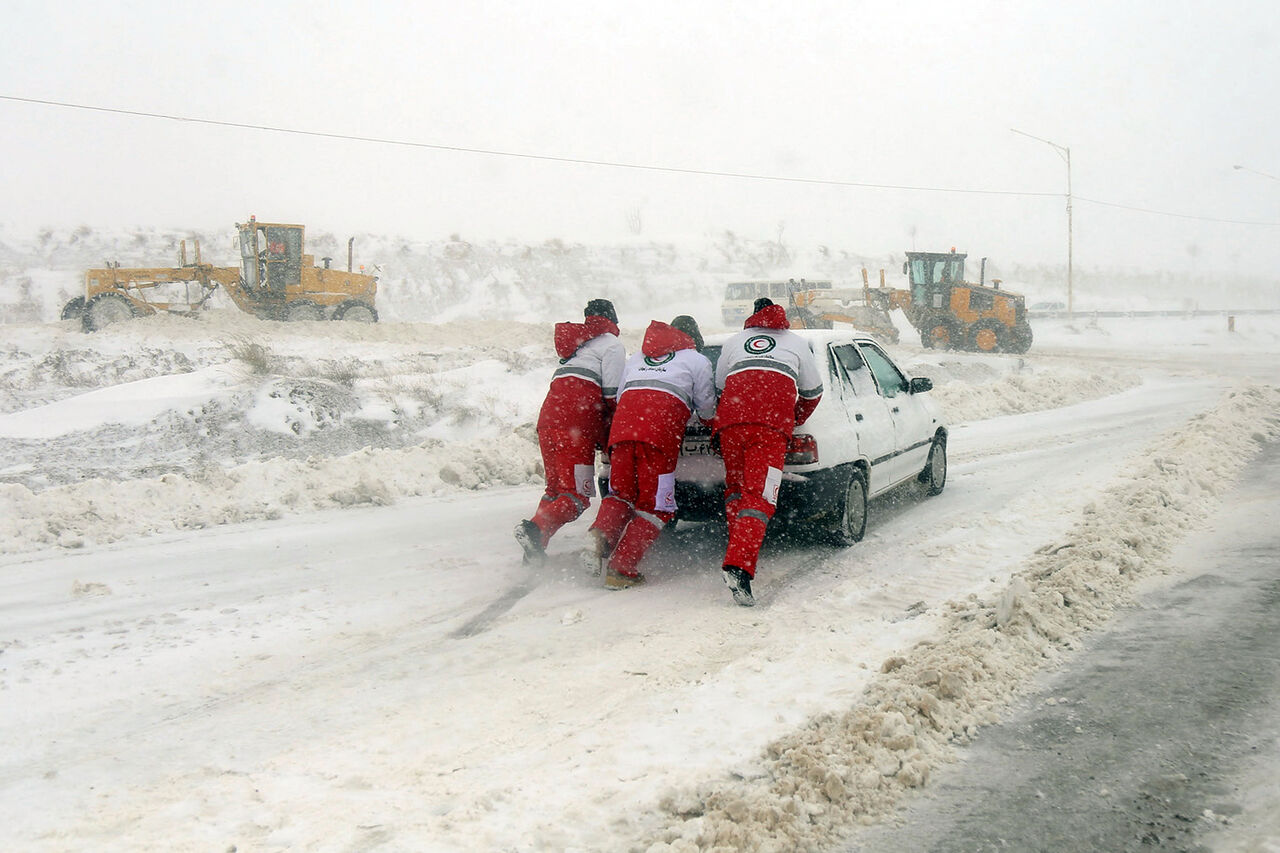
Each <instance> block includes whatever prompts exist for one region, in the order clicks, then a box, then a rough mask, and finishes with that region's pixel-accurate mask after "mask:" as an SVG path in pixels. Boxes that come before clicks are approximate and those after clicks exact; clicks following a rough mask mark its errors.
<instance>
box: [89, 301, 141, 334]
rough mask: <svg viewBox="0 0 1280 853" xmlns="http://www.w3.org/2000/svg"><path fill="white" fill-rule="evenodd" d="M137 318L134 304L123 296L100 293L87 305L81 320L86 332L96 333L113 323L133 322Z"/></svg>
mask: <svg viewBox="0 0 1280 853" xmlns="http://www.w3.org/2000/svg"><path fill="white" fill-rule="evenodd" d="M136 316H137V312H136V311H134V309H133V303H132V302H130V301H129V300H128V299H126V298H125V297H124V295H123V294H120V293H115V292H113V291H106V292H104V293H99V294H98V295H97V296H95V297H93V298H92V299H90V300H89V301H88V302H87V303H86V304H85V306H84V316H83V317H81V318H80V319H81V322H82V323H83V324H84V330H85V331H86V332H96V331H98V330H99V329H103V328H105V327H107V326H109V325H111V324H112V323H119V322H121V321H123V320H132V319H133V318H134V317H136Z"/></svg>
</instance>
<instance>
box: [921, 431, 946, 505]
mask: <svg viewBox="0 0 1280 853" xmlns="http://www.w3.org/2000/svg"><path fill="white" fill-rule="evenodd" d="M918 479H919V480H920V482H921V483H924V487H925V491H926V493H927V494H930V495H939V494H942V490H943V489H944V488H946V485H947V440H946V439H945V438H943V437H942V436H937V437H935V438H934V439H933V444H932V445H930V446H929V460H928V461H927V462H925V465H924V470H923V471H921V472H920V476H919V478H918Z"/></svg>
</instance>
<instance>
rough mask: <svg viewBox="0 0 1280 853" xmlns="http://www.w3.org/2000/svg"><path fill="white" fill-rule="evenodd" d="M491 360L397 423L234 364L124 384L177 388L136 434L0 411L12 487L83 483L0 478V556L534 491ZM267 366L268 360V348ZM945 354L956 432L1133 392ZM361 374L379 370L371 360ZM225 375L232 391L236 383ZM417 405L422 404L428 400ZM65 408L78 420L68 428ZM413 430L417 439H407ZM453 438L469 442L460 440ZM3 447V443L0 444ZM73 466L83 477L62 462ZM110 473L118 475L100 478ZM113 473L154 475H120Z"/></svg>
mask: <svg viewBox="0 0 1280 853" xmlns="http://www.w3.org/2000/svg"><path fill="white" fill-rule="evenodd" d="M169 322H173V321H172V319H171V318H169ZM286 331H289V332H291V333H294V334H296V332H295V331H294V330H292V329H287V330H286ZM344 331H348V330H344ZM450 340H453V339H452V338H450ZM289 341H290V338H288V337H282V338H280V339H278V340H276V341H275V346H276V348H277V350H280V351H283V350H285V349H286V348H287V345H288V343H289ZM275 352H276V351H275V350H271V351H269V353H268V354H271V353H275ZM491 354H492V353H491V352H490V350H489V349H485V348H472V349H470V350H465V351H461V352H458V353H454V354H453V355H452V356H451V357H450V359H447V360H448V361H449V362H450V365H451V366H450V367H449V368H448V369H445V370H443V371H442V372H440V373H438V374H422V375H421V377H427V378H426V379H422V380H421V381H424V382H425V381H427V380H428V379H429V380H430V381H429V384H428V385H427V386H426V390H424V391H422V393H426V394H428V395H430V396H432V397H433V398H434V397H441V398H446V397H447V399H449V400H450V401H451V402H449V403H448V404H443V403H442V404H440V407H439V410H440V413H439V418H438V419H437V420H435V421H433V422H431V423H426V422H425V421H421V422H419V421H414V422H413V423H409V422H408V421H409V419H408V417H407V415H406V412H407V411H408V410H410V409H413V408H414V406H412V405H407V404H399V405H398V406H397V412H398V414H395V415H394V416H393V415H391V414H387V413H386V412H383V411H382V409H383V408H385V405H384V404H382V403H380V402H378V401H381V400H383V398H386V399H391V398H393V397H395V394H393V393H392V390H388V388H386V387H383V386H377V387H375V388H373V389H370V388H367V387H364V386H359V387H357V388H356V389H347V388H342V387H339V386H337V385H335V384H334V383H332V382H323V381H321V380H318V379H315V378H307V377H292V378H288V377H278V376H274V375H272V376H267V377H265V378H264V377H262V376H256V375H248V376H246V375H245V371H244V369H243V366H237V367H235V368H234V369H232V368H230V367H227V366H226V365H225V363H218V362H213V363H211V364H210V366H208V367H202V368H199V369H195V370H193V371H192V372H190V373H187V374H182V375H181V376H174V377H169V376H166V375H163V374H161V375H157V376H149V377H147V378H145V379H143V380H133V381H135V382H140V383H141V384H142V385H145V386H147V387H148V388H153V389H154V388H155V387H159V386H161V385H164V384H165V383H169V384H172V385H174V386H175V390H173V391H170V392H166V395H167V396H162V397H159V398H157V400H147V401H146V402H148V403H149V404H151V405H153V406H157V407H159V408H157V409H156V412H158V414H155V413H153V416H149V417H150V419H149V420H147V422H145V423H141V424H125V423H114V422H103V423H100V424H97V425H96V428H95V426H94V422H93V417H94V415H93V414H92V412H90V411H88V409H90V407H89V406H88V405H87V403H88V402H90V400H85V401H84V402H85V403H86V405H85V406H79V407H75V406H73V405H72V404H74V403H77V401H76V400H65V401H63V402H62V403H60V404H58V406H57V409H58V411H59V412H60V413H61V414H60V415H59V417H58V418H57V419H55V421H56V423H55V426H56V427H57V428H58V429H63V428H65V427H67V425H68V423H69V422H73V421H74V422H75V423H77V424H81V422H82V425H81V427H80V428H78V429H77V430H76V431H74V432H72V433H70V434H68V435H67V436H64V437H60V438H58V439H57V440H56V441H55V440H53V439H49V438H45V439H39V438H35V437H32V436H36V435H38V430H39V429H40V428H41V424H40V422H39V421H38V419H35V418H33V417H32V416H33V415H34V414H35V413H34V412H18V413H13V414H11V415H7V416H6V415H0V421H5V423H7V424H8V427H7V428H8V429H9V430H10V432H12V433H14V434H15V435H27V433H24V432H22V429H25V430H27V431H28V432H30V433H31V435H27V438H25V439H22V440H17V439H11V440H10V443H9V445H8V447H9V448H10V449H11V450H12V453H13V458H12V459H11V461H10V463H9V464H10V470H11V471H17V470H18V469H23V470H24V471H26V472H27V474H24V475H22V478H23V479H24V480H26V479H30V478H32V477H34V478H37V479H39V478H44V479H49V478H51V477H52V476H53V474H52V472H51V470H50V468H51V466H61V467H63V468H66V469H67V471H66V472H64V474H65V477H64V479H66V480H70V479H73V478H74V477H76V476H79V477H81V478H82V479H80V481H78V482H70V483H66V484H64V485H53V486H50V487H48V488H43V489H36V488H34V487H31V486H28V485H26V484H23V483H13V482H10V483H0V552H3V553H21V552H25V551H30V550H34V549H38V548H44V547H50V546H54V547H65V548H78V547H84V546H88V545H92V544H100V543H111V542H118V541H123V540H127V539H131V538H134V537H137V536H144V535H151V534H160V533H171V532H176V531H182V530H194V529H201V528H208V527H213V526H217V525H220V524H230V523H237V522H246V521H262V520H273V519H278V518H282V517H284V516H287V515H292V514H296V513H301V512H308V511H312V510H318V509H333V508H340V507H350V506H384V505H388V504H391V503H394V502H395V501H396V500H398V499H401V498H405V497H415V496H433V495H443V494H449V493H456V492H458V491H462V490H474V489H481V488H488V487H492V486H513V485H529V484H536V483H540V482H541V476H542V470H541V457H540V454H539V451H538V446H537V443H536V436H535V434H534V432H533V429H532V420H533V419H534V418H535V417H536V411H537V410H536V406H537V405H538V404H539V403H540V402H541V395H542V393H543V388H542V386H541V384H538V387H537V389H536V390H535V391H534V392H533V393H532V394H530V395H529V399H528V400H521V401H514V402H513V401H511V400H509V399H505V398H504V399H501V400H499V399H497V398H490V397H487V396H485V395H486V393H488V392H485V391H484V390H483V389H485V388H487V387H490V385H492V384H494V383H497V384H498V385H499V387H507V386H506V385H505V384H504V383H509V382H510V380H511V374H510V370H511V368H510V367H509V366H508V365H505V364H504V363H502V362H500V361H497V360H494V359H492V358H490V357H489V356H490V355H491ZM384 355H385V354H384ZM206 358H207V357H206ZM273 358H275V359H276V360H280V356H279V354H278V353H277V354H276V355H273ZM956 358H958V357H956V356H953V357H951V359H952V360H949V361H948V362H947V363H943V364H936V363H935V364H928V363H925V364H922V365H920V367H921V369H922V371H926V372H927V373H929V374H932V375H933V376H935V377H938V379H939V386H938V388H937V390H936V391H935V393H936V394H937V395H938V398H939V401H940V403H941V404H942V406H943V408H944V411H946V412H947V413H948V418H949V420H950V421H951V422H952V423H956V422H959V421H962V420H966V419H970V418H981V417H984V416H989V415H984V414H983V413H984V412H988V413H998V414H1007V413H1010V412H1028V411H1036V410H1043V409H1048V408H1052V407H1055V406H1061V405H1066V404H1068V403H1074V402H1080V401H1083V400H1091V399H1096V398H1098V397H1102V396H1106V395H1108V394H1112V393H1115V392H1117V391H1120V390H1123V389H1125V388H1127V387H1129V386H1131V385H1132V384H1134V382H1136V380H1135V379H1133V378H1132V377H1131V376H1129V375H1125V374H1122V373H1120V372H1118V371H1114V370H1106V369H1103V370H1090V371H1082V370H1075V369H1063V368H1059V367H1050V368H1044V369H1034V368H1033V367H1032V366H1024V367H1023V368H1022V369H1021V370H1020V371H1019V372H1015V373H1012V374H1009V375H1005V374H1003V373H1002V372H1001V370H1002V369H1003V365H1001V362H1000V361H999V360H997V361H996V362H994V363H995V364H997V365H1001V366H999V367H993V366H992V365H991V364H982V365H981V370H980V371H979V375H978V376H977V377H974V378H976V379H978V380H980V381H978V382H977V383H976V384H975V383H971V382H969V381H965V380H963V379H961V378H954V379H951V380H950V381H945V377H947V376H948V375H956V374H958V375H965V376H967V375H968V373H973V372H974V371H975V370H976V369H977V368H976V367H975V366H974V365H972V364H969V363H966V362H962V361H955V360H954V359H956ZM389 360H390V361H392V362H394V363H395V364H396V365H397V369H398V370H402V371H403V370H406V369H407V366H408V365H411V364H412V363H413V362H412V360H411V359H406V358H405V357H403V356H398V355H397V356H396V357H394V358H390V359H389ZM375 361H376V360H375ZM200 363H201V359H194V360H193V361H192V363H191V364H192V366H193V367H194V366H195V365H196V364H200ZM433 363H434V362H433ZM362 369H364V370H366V371H367V372H374V373H376V371H375V370H373V368H371V367H369V366H368V365H366V366H365V367H364V368H362ZM965 371H968V373H966V372H965ZM206 377H211V378H206ZM237 377H239V378H240V379H241V380H243V381H241V382H239V383H238V384H237V382H236V381H235V380H236V378H237ZM421 377H419V378H421ZM410 378H413V377H410V376H409V375H408V374H403V373H397V374H395V375H394V376H393V379H394V381H395V382H399V383H401V384H404V385H406V387H408V386H411V385H412V384H413V383H412V382H410ZM215 379H216V380H217V382H216V383H215V382H214V380H215ZM178 380H182V381H178ZM362 381H365V382H367V383H372V382H373V381H374V379H373V378H371V377H366V379H365V380H362ZM414 381H418V380H417V379H415V380H414ZM541 381H542V379H541V378H540V379H539V380H538V382H539V383H541ZM393 384H394V383H393ZM211 385H216V389H215V390H216V393H217V394H218V395H221V396H222V397H224V398H225V399H226V402H224V403H222V404H218V403H217V402H216V401H214V402H210V403H207V404H204V405H196V404H191V403H190V402H189V401H187V400H185V397H184V395H186V396H187V397H192V398H193V399H194V397H198V396H200V395H201V394H205V395H209V394H213V393H214V392H212V391H209V390H208V387H206V386H211ZM125 390H127V389H123V390H122V386H115V387H114V388H113V389H110V390H108V389H103V390H101V391H95V392H91V393H89V394H87V395H85V397H87V398H90V399H98V398H102V399H105V400H108V401H117V398H121V397H127V394H125ZM400 390H401V391H404V389H403V388H401V389H400ZM304 392H305V393H304ZM322 392H324V393H322ZM406 393H407V392H406ZM361 394H365V395H370V396H369V397H368V398H364V397H361ZM172 398H182V399H183V402H182V405H179V406H177V407H176V408H167V407H166V404H165V402H164V401H165V400H166V399H172ZM375 398H376V399H375ZM122 405H123V404H122ZM380 407H381V408H380ZM417 407H418V408H423V409H425V408H427V407H426V405H425V404H422V405H419V406H417ZM100 408H102V407H100ZM141 408H142V407H141V405H140V404H139V403H137V402H136V401H135V402H133V403H132V404H131V407H130V408H129V411H130V413H131V414H132V415H133V416H135V417H136V415H137V412H138V411H139V410H140V409H141ZM242 410H243V411H242ZM71 411H75V412H78V413H79V414H78V415H77V416H76V418H72V417H71V415H70V414H69V412H71ZM353 412H355V413H363V416H356V415H355V414H353ZM424 417H425V416H424ZM401 420H404V421H406V422H405V423H399V421H401ZM393 421H394V422H396V426H395V428H394V429H392V430H391V431H390V432H389V433H387V430H388V429H389V428H387V427H384V426H381V425H379V424H380V422H388V423H389V422H393ZM449 422H453V424H454V425H448V424H449ZM273 426H274V429H273V428H272V427H273ZM20 428H21V429H20ZM50 428H52V427H50ZM414 428H420V429H419V432H413V431H411V430H412V429H414ZM361 430H363V431H362V432H361ZM379 430H381V431H382V432H383V433H387V435H383V434H382V433H380V432H379ZM421 432H426V433H427V434H428V435H432V436H434V434H435V433H437V432H438V433H439V437H438V438H437V437H428V438H426V439H425V440H420V443H415V444H412V445H410V446H407V447H400V446H393V447H385V446H384V447H377V446H369V447H365V448H364V449H363V450H360V451H357V452H355V453H349V454H346V455H325V454H320V453H316V454H315V455H310V456H305V455H303V454H301V453H299V452H298V450H299V449H300V448H305V447H311V446H313V445H308V444H306V443H305V442H307V441H308V440H312V441H314V440H316V436H320V437H322V438H325V440H328V441H333V442H337V441H339V439H340V438H342V437H346V438H343V439H342V440H347V439H348V438H351V437H358V438H372V439H374V440H385V441H388V442H400V443H403V442H405V441H407V440H412V439H413V438H414V436H415V435H419V434H421ZM0 433H3V429H0ZM455 433H464V434H466V435H467V436H468V438H467V439H464V440H458V439H457V438H456V436H455ZM490 435H493V436H494V437H492V438H490V437H488V436H490ZM3 440H4V435H0V444H2V443H3ZM244 444H248V445H250V446H253V447H258V448H263V447H267V448H275V449H276V450H277V451H278V452H279V455H278V456H274V457H271V458H265V459H257V460H252V461H239V462H238V464H231V465H225V466H224V465H223V464H218V463H216V462H214V461H213V460H218V459H236V458H237V457H238V456H242V453H243V448H242V445H244ZM349 446H350V445H349ZM354 446H355V447H360V446H361V445H360V444H359V443H356V444H354ZM162 451H163V452H162ZM73 458H74V459H77V460H81V462H82V463H83V465H84V467H74V466H73V465H72V462H71V460H72V459H73ZM200 460H204V461H203V462H201V461H200ZM91 463H92V464H91ZM170 466H172V467H174V468H178V469H179V470H169V471H167V473H163V474H162V475H159V476H156V474H157V468H159V470H160V471H165V470H166V468H168V467H170ZM148 469H149V470H148ZM182 469H185V470H182ZM107 472H110V473H112V474H115V476H111V477H109V478H108V477H99V476H97V475H98V474H100V473H107ZM121 472H145V473H147V474H150V475H151V476H143V477H130V476H128V475H127V474H122V473H121ZM86 474H87V476H86ZM14 476H19V475H17V474H15V475H14Z"/></svg>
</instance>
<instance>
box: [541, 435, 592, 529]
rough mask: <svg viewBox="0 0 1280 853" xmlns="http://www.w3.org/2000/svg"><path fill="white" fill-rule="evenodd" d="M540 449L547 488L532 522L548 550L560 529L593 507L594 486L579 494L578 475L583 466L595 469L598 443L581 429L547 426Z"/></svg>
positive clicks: (580, 486)
mask: <svg viewBox="0 0 1280 853" xmlns="http://www.w3.org/2000/svg"><path fill="white" fill-rule="evenodd" d="M538 446H539V447H540V448H541V450H542V468H543V471H544V472H545V474H546V478H547V488H546V491H545V492H543V494H542V500H541V501H540V502H539V503H538V510H537V512H535V513H534V514H533V518H532V519H531V521H533V523H534V524H536V525H538V529H539V530H541V531H542V547H544V548H545V547H546V546H547V542H548V541H550V539H551V537H552V535H553V534H554V533H555V532H556V531H557V530H559V529H560V528H561V527H564V526H565V525H566V524H568V523H569V522H571V521H573V520H574V519H576V518H577V517H578V516H580V515H582V513H583V512H585V511H586V509H587V507H588V506H590V505H591V495H592V494H594V487H592V490H591V491H590V492H586V493H584V492H582V491H579V489H581V488H583V487H582V485H580V484H579V482H578V478H577V476H576V475H577V474H578V473H579V470H580V469H579V466H582V465H587V466H590V467H591V469H592V471H594V470H595V464H596V442H595V437H594V436H591V437H584V431H583V430H581V429H577V428H570V429H556V428H553V427H543V428H542V429H540V430H538ZM593 476H594V475H593Z"/></svg>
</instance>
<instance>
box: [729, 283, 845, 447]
mask: <svg viewBox="0 0 1280 853" xmlns="http://www.w3.org/2000/svg"><path fill="white" fill-rule="evenodd" d="M742 327H743V330H742V331H741V332H739V333H738V334H736V335H734V336H733V337H732V338H730V339H729V340H728V341H727V342H726V343H725V345H724V346H723V347H722V348H721V349H720V360H719V361H718V362H717V363H716V387H717V388H719V389H721V394H720V406H719V408H718V409H717V410H716V418H715V428H716V430H717V431H718V430H721V429H724V428H725V427H729V426H733V425H734V424H757V425H760V426H766V427H769V428H771V429H775V430H777V431H778V432H780V433H782V434H783V435H786V436H790V435H791V433H792V431H793V430H794V429H795V427H796V426H797V425H799V424H802V423H804V422H805V421H806V420H808V418H809V415H811V414H813V410H814V409H816V408H817V407H818V402H819V401H820V400H821V399H822V378H821V376H820V374H819V373H818V365H817V362H816V361H814V357H813V351H812V350H810V349H809V344H808V341H806V340H805V339H804V338H801V337H800V336H799V335H796V334H794V333H792V332H790V331H788V330H789V329H790V328H791V324H790V323H789V322H788V321H787V309H786V308H784V307H783V306H781V305H766V306H765V307H763V308H761V309H760V310H759V311H757V312H756V313H754V314H752V315H751V316H750V317H748V318H747V320H746V322H745V323H743V324H742Z"/></svg>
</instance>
